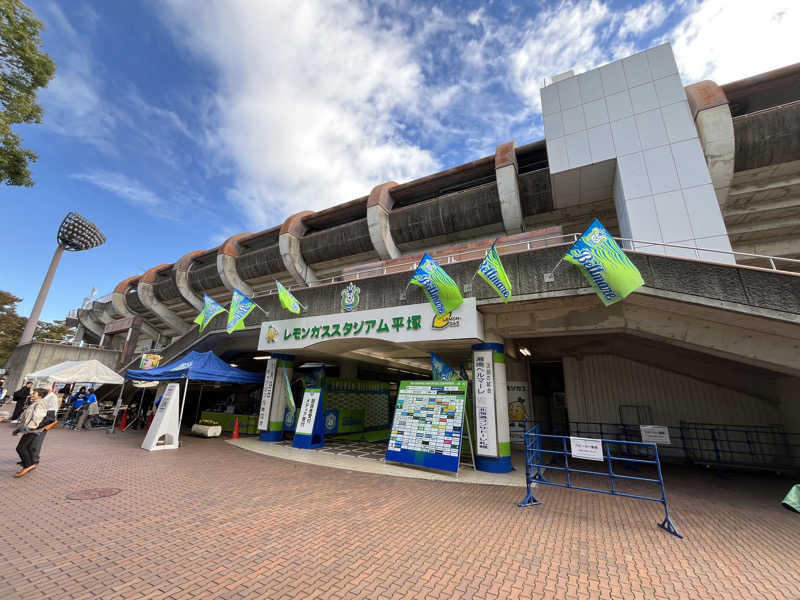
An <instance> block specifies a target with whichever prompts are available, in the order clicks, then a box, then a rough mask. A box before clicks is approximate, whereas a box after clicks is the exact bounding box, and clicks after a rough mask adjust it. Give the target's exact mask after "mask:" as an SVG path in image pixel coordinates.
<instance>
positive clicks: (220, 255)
mask: <svg viewBox="0 0 800 600" xmlns="http://www.w3.org/2000/svg"><path fill="white" fill-rule="evenodd" d="M251 235H253V234H252V233H237V234H236V235H234V236H231V237H229V238H228V239H227V240H225V243H224V244H222V245H221V246H220V247H219V250H217V270H218V271H219V276H220V279H222V283H223V284H224V285H225V287H226V288H228V289H229V290H230V291H231V292H233V290H234V289H238V290H239V291H240V292H242V293H243V294H244V295H245V296H252V295H253V288H252V287H250V285H249V284H248V283H247V282H246V281H245V280H244V279H242V277H241V276H240V275H239V271H238V270H237V269H236V261H237V260H238V258H239V253H240V252H241V247H240V246H239V241H240V240H242V239H244V238H247V237H250V236H251Z"/></svg>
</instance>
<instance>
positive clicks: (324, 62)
mask: <svg viewBox="0 0 800 600" xmlns="http://www.w3.org/2000/svg"><path fill="white" fill-rule="evenodd" d="M169 5H170V7H171V9H172V12H171V16H170V17H169V21H168V22H169V23H170V26H171V27H172V28H173V31H174V33H175V36H176V38H177V39H185V40H186V44H187V45H188V47H189V48H190V49H191V50H192V51H194V52H196V53H197V54H198V55H200V56H202V57H203V58H206V59H208V60H210V61H211V62H212V63H213V64H214V65H215V67H216V68H217V70H218V73H219V89H218V91H217V94H216V98H215V100H216V104H217V107H218V109H219V114H218V117H219V121H218V123H217V124H216V125H217V129H218V132H219V133H218V136H217V139H218V140H219V141H220V142H221V143H222V144H223V146H222V148H221V150H223V152H225V153H226V154H229V155H230V156H232V157H233V159H234V162H235V164H236V166H237V170H238V177H237V181H236V184H235V186H234V188H233V189H232V190H231V191H230V193H229V200H230V201H231V202H232V203H234V204H235V205H237V206H239V207H241V208H242V209H243V210H244V211H245V213H246V215H247V216H248V217H249V218H250V219H252V220H253V221H254V222H255V224H256V225H255V226H262V227H263V226H268V225H274V224H275V222H276V221H277V218H282V217H283V216H285V215H286V214H288V213H291V212H295V211H297V210H301V209H320V208H324V207H327V206H330V205H332V204H336V203H339V202H345V201H348V200H351V199H353V198H356V197H358V196H362V195H364V194H367V193H369V190H370V189H371V188H372V187H373V186H375V185H377V184H379V183H383V182H384V181H387V180H390V179H394V180H399V181H402V180H407V179H410V178H413V177H415V176H419V175H423V174H426V173H429V172H431V171H434V170H436V169H437V167H438V166H439V165H438V163H437V161H436V159H435V158H434V157H433V155H432V154H431V153H430V152H429V151H427V150H426V149H424V148H422V147H420V146H418V145H417V144H415V143H414V142H412V141H410V140H409V139H408V138H407V137H406V136H405V135H404V134H403V125H404V124H407V123H408V121H415V120H417V121H418V120H421V119H422V118H423V117H422V113H423V112H424V111H426V110H429V109H428V107H424V106H422V105H421V103H420V98H421V96H422V95H423V91H424V90H425V89H426V84H425V80H424V77H423V74H422V71H421V67H420V65H419V63H418V61H417V60H416V59H415V57H414V55H413V51H414V48H413V47H412V45H411V43H410V41H409V39H408V38H406V37H404V36H402V35H400V34H399V33H398V32H396V31H394V30H393V29H392V28H386V27H380V26H379V25H380V19H379V17H377V16H376V15H374V14H372V13H370V12H368V11H367V10H366V9H362V8H361V7H360V6H358V5H356V4H353V3H349V2H319V3H317V2H308V3H300V4H298V3H296V2H267V3H265V2H257V1H253V2H237V3H230V2H222V1H218V2H205V3H200V4H198V3H196V2H192V1H187V0H172V1H171V2H170V3H169ZM446 99H447V97H446V95H445V96H438V97H437V104H439V105H441V104H443V103H444V101H445V100H446Z"/></svg>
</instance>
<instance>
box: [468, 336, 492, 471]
mask: <svg viewBox="0 0 800 600" xmlns="http://www.w3.org/2000/svg"><path fill="white" fill-rule="evenodd" d="M492 354H493V352H492V351H491V350H476V351H474V352H473V353H472V361H473V364H472V367H473V368H472V385H473V389H474V392H473V393H474V395H475V433H476V437H477V454H478V456H491V457H497V420H496V418H495V411H494V365H493V364H492Z"/></svg>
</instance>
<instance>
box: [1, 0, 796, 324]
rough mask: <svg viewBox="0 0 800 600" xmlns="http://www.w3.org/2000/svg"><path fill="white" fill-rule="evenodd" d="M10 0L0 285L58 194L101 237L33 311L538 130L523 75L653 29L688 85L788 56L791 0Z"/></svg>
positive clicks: (51, 236) (604, 56)
mask: <svg viewBox="0 0 800 600" xmlns="http://www.w3.org/2000/svg"><path fill="white" fill-rule="evenodd" d="M29 4H30V5H31V6H32V8H33V9H34V11H35V12H36V14H37V16H38V17H39V18H40V19H41V20H42V21H44V23H45V25H46V30H45V32H44V33H43V40H44V47H45V50H46V51H47V52H49V53H50V55H51V56H52V57H53V59H54V61H55V62H56V65H57V74H56V77H55V79H54V80H53V81H52V82H51V84H50V86H49V87H48V88H47V89H46V90H44V91H42V92H41V93H40V96H39V98H40V101H41V103H42V104H43V106H44V108H45V116H44V122H43V123H42V124H41V125H36V126H25V127H20V128H19V132H20V133H21V135H22V136H23V139H24V143H25V145H26V146H27V147H29V148H31V149H33V150H34V151H36V152H38V153H39V161H38V162H37V163H36V164H35V165H34V167H33V175H34V180H35V183H36V185H35V186H34V187H33V188H13V187H5V188H3V189H2V190H0V194H2V198H3V199H2V213H0V214H1V215H2V217H0V239H1V240H3V242H4V244H3V247H4V249H5V252H4V253H3V259H2V260H0V289H6V290H8V291H11V292H12V293H14V294H16V295H17V296H20V297H22V298H23V299H24V301H23V302H22V303H21V304H20V307H19V308H20V312H21V313H22V314H26V315H27V314H28V312H29V311H30V308H31V306H32V303H33V300H34V299H35V294H36V291H37V290H38V287H39V285H40V283H41V278H42V277H43V275H44V271H45V269H46V267H47V264H48V261H49V259H50V255H51V254H52V251H53V250H54V248H55V231H56V228H57V226H58V224H59V222H60V220H61V219H62V218H63V216H64V215H65V214H66V212H67V211H69V210H76V211H78V212H80V213H81V214H83V215H84V216H86V217H87V218H89V219H90V220H93V221H95V222H96V223H97V224H98V225H99V226H100V228H101V229H102V231H103V232H104V233H105V234H106V236H107V237H108V240H109V241H108V243H107V244H106V245H104V246H102V247H100V248H98V249H95V250H92V251H89V252H83V253H80V254H69V253H67V254H65V256H64V258H63V259H62V262H61V266H60V268H59V272H58V275H57V276H56V280H55V282H54V285H53V288H52V291H51V293H50V296H49V298H48V302H47V305H46V307H45V310H44V312H43V315H42V318H44V319H46V320H52V319H59V318H63V317H64V315H65V314H66V312H67V311H68V310H69V309H71V308H75V307H77V306H78V305H80V303H81V301H82V299H83V298H84V297H85V296H87V295H88V294H89V292H90V291H91V289H92V287H97V289H98V290H99V293H100V294H101V295H102V294H104V293H107V292H110V291H111V290H112V289H113V288H114V286H115V285H116V284H117V283H118V282H119V281H121V280H122V279H124V278H125V277H128V276H130V275H134V274H139V273H142V272H143V271H144V270H146V269H148V268H150V267H152V266H155V265H157V264H161V263H171V262H174V261H175V260H177V259H178V258H180V257H181V256H182V255H183V254H185V253H187V252H189V251H191V250H195V249H198V248H210V247H213V246H216V245H217V244H219V243H220V242H221V241H223V240H224V239H225V238H227V237H228V236H230V235H232V234H233V233H238V232H241V231H258V230H260V229H264V228H266V227H270V226H273V225H277V224H279V223H281V222H282V220H283V219H284V218H285V217H286V216H287V215H289V214H292V213H294V212H297V211H299V210H305V209H313V210H319V209H322V208H326V207H328V206H331V205H334V204H338V203H341V202H346V201H348V200H351V199H353V198H356V197H359V196H363V195H366V194H368V193H369V191H370V189H371V188H372V187H373V186H374V185H377V184H379V183H383V182H385V181H389V180H394V181H398V182H401V181H407V180H409V179H413V178H415V177H419V176H422V175H426V174H429V173H433V172H436V171H437V170H440V169H444V168H447V167H450V166H453V165H457V164H460V163H463V162H466V161H469V160H474V159H476V158H479V157H482V156H486V155H488V154H492V153H493V152H494V149H495V147H496V146H497V145H498V144H500V143H503V142H506V141H508V140H511V139H513V140H515V141H516V142H517V144H520V145H521V144H525V143H528V142H531V141H534V140H537V139H541V138H542V128H541V116H540V114H539V94H538V89H539V87H540V86H541V85H542V82H543V81H544V80H545V78H548V77H550V76H552V75H554V74H557V73H561V72H563V71H566V70H568V69H575V71H576V72H580V71H583V70H586V69H588V68H591V67H593V66H597V65H600V64H603V63H605V62H608V61H610V60H614V59H616V58H620V57H622V56H626V55H628V54H630V53H632V52H635V51H637V50H641V49H644V48H647V47H650V46H652V45H655V44H657V43H660V42H662V41H670V42H672V44H673V47H674V50H675V53H676V57H677V59H678V64H679V66H680V68H681V71H682V74H683V78H684V82H685V83H687V84H688V83H692V82H695V81H699V80H701V79H705V78H710V79H713V80H715V81H717V82H719V83H726V82H729V81H733V80H736V79H740V78H742V77H748V76H750V75H754V74H757V73H760V72H763V71H765V70H769V69H773V68H777V67H780V66H784V65H787V64H791V63H794V62H797V61H800V46H799V45H798V44H797V43H796V32H797V31H798V30H800V3H798V2H796V0H765V1H764V2H762V3H760V4H759V11H752V9H751V8H752V4H751V3H750V2H749V0H706V1H704V2H696V1H693V0H683V1H679V2H673V1H669V0H664V1H663V2H662V1H659V0H653V1H650V2H630V1H629V2H610V1H609V2H603V1H600V0H588V1H573V2H544V1H539V2H537V1H531V0H529V1H526V2H516V3H512V2H488V3H487V2H448V3H442V2H429V3H425V2H418V1H412V0H394V1H391V2H388V3H366V2H365V3H359V2H336V1H323V0H320V1H318V2H314V1H310V2H304V1H297V0H294V1H292V2H288V1H287V2H282V1H278V0H274V1H272V0H271V1H270V2H263V1H260V0H249V1H248V0H204V1H202V2H197V1H195V0H163V1H158V2H157V1H147V0H139V1H133V0H132V1H130V2H106V1H103V0H96V1H91V0H71V1H70V2H53V1H48V0H35V1H33V0H29ZM744 39H746V40H748V42H747V43H746V44H744V43H742V40H744Z"/></svg>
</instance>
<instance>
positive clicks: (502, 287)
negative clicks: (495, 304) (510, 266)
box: [478, 244, 511, 302]
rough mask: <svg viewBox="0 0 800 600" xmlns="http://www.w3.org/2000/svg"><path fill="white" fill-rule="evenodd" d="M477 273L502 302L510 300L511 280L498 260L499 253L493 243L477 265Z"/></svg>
mask: <svg viewBox="0 0 800 600" xmlns="http://www.w3.org/2000/svg"><path fill="white" fill-rule="evenodd" d="M478 275H480V276H481V277H482V278H483V280H484V281H485V282H486V283H488V284H489V285H490V286H491V287H492V289H494V291H495V292H497V295H498V296H500V297H501V298H502V299H503V302H508V301H509V300H511V281H510V280H509V279H508V275H507V274H506V270H505V268H504V267H503V263H502V262H500V255H499V254H498V253H497V247H496V246H495V245H494V244H492V248H491V250H489V252H488V253H487V254H486V258H484V259H483V262H482V263H481V264H480V266H479V267H478Z"/></svg>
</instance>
